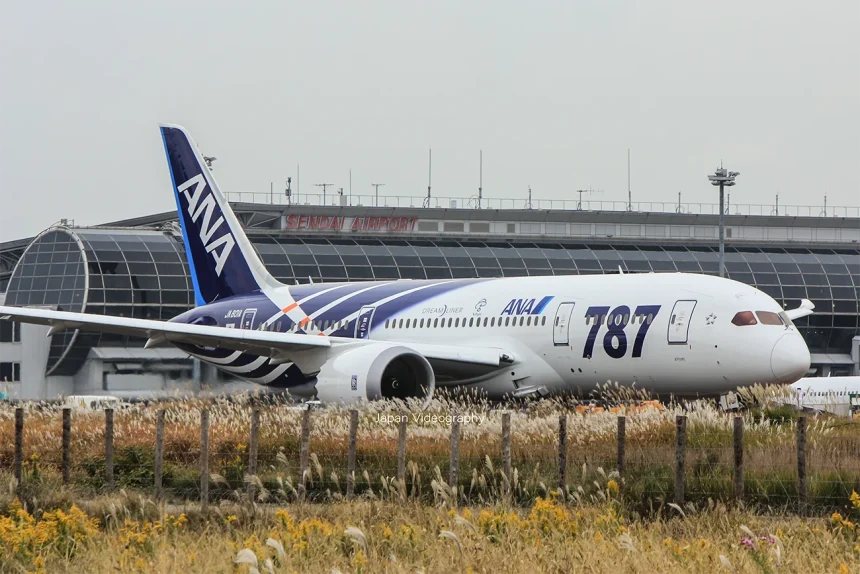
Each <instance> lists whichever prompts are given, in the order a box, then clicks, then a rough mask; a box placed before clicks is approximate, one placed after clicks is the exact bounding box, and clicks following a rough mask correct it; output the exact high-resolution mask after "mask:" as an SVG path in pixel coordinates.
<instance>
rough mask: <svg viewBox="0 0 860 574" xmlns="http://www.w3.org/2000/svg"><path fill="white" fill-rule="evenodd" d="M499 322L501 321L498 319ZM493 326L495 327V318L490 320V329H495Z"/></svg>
mask: <svg viewBox="0 0 860 574" xmlns="http://www.w3.org/2000/svg"><path fill="white" fill-rule="evenodd" d="M499 321H501V319H499ZM484 326H485V327H486V326H487V325H486V323H485V324H484ZM495 326H496V318H495V317H492V318H491V319H490V327H495Z"/></svg>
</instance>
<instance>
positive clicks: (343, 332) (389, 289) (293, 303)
mask: <svg viewBox="0 0 860 574" xmlns="http://www.w3.org/2000/svg"><path fill="white" fill-rule="evenodd" d="M160 130H161V135H162V139H163V142H164V149H165V154H166V156H167V164H168V171H169V174H170V178H171V182H172V187H173V192H174V197H175V200H176V207H177V210H178V213H179V221H180V224H181V229H182V235H183V239H184V243H185V249H186V254H187V259H188V265H189V269H190V274H191V278H192V281H193V285H194V295H195V301H196V306H195V307H194V308H192V309H190V310H188V311H186V312H184V313H182V314H180V315H178V316H176V317H174V318H173V319H170V320H169V321H154V320H144V319H135V318H128V317H113V316H105V315H96V314H87V313H71V312H66V311H61V310H55V309H37V308H25V307H10V306H4V307H0V318H2V319H6V320H14V321H21V322H27V323H36V324H42V325H49V326H50V330H49V331H48V335H51V334H53V333H57V332H59V331H63V330H66V329H83V330H87V331H103V332H111V333H120V334H124V335H133V336H139V337H145V338H147V342H146V347H147V348H149V347H152V346H154V345H158V344H163V343H169V344H172V345H174V346H176V347H178V348H179V349H182V350H184V351H186V352H187V353H189V354H190V355H192V356H194V357H197V358H199V359H200V360H201V361H204V362H206V363H209V364H211V365H214V366H215V367H216V368H218V369H221V370H223V371H226V372H227V373H229V374H231V375H233V376H236V377H239V378H241V379H244V380H246V381H249V382H252V383H258V384H261V385H268V386H269V387H272V388H277V389H285V390H287V391H288V392H289V394H290V396H291V397H295V398H298V399H311V400H316V401H321V402H324V403H325V402H341V403H351V402H358V401H362V400H371V401H372V400H378V399H385V398H400V399H409V398H414V399H417V400H418V401H419V402H421V403H422V404H425V405H426V404H427V403H428V402H429V400H430V399H431V398H432V397H433V396H434V393H435V392H436V389H437V387H438V388H439V389H442V388H451V389H457V390H474V391H475V392H476V393H477V394H480V395H482V396H484V397H485V398H487V399H489V400H497V399H503V398H517V397H537V398H539V397H545V396H552V395H558V394H565V393H573V394H582V393H587V392H590V391H592V390H594V389H596V388H597V387H598V386H599V385H605V384H606V383H607V382H608V381H612V382H617V383H618V384H619V385H636V386H637V388H640V389H648V390H650V391H652V392H654V393H671V394H673V395H675V396H684V395H686V394H690V395H696V396H702V395H709V394H712V395H717V394H719V393H721V392H724V391H727V390H730V389H734V388H736V387H738V386H743V385H748V384H752V383H776V382H781V383H792V382H794V381H796V380H798V379H799V378H800V377H802V376H803V375H805V374H806V373H807V371H808V369H809V366H810V355H809V350H808V349H807V347H806V344H805V342H804V340H803V338H802V337H801V335H800V334H799V332H798V330H797V328H796V327H795V325H794V324H793V322H792V320H793V319H796V318H798V317H802V316H805V315H808V314H811V313H812V309H813V308H814V305H813V304H812V303H811V302H809V301H807V300H804V301H803V303H802V304H801V306H800V307H798V308H796V309H792V310H789V311H785V310H783V309H782V308H781V307H780V305H779V304H778V303H777V302H776V301H774V300H773V299H772V298H771V297H770V296H768V295H767V294H765V293H764V292H762V291H759V290H758V289H755V288H753V287H751V286H749V285H745V284H743V283H739V282H737V281H733V280H730V279H725V278H720V277H714V276H708V275H700V274H687V273H645V274H630V273H628V274H612V275H569V276H550V277H547V276H541V277H508V278H473V279H442V280H392V281H368V282H342V283H311V284H302V285H285V284H283V283H281V282H279V281H278V280H276V279H275V278H274V277H273V276H272V275H270V274H269V272H268V271H267V270H266V267H265V266H264V265H263V263H262V261H261V260H260V258H259V256H258V254H257V253H256V251H255V249H254V247H253V246H252V244H251V242H250V241H249V240H248V238H247V236H246V235H245V233H244V231H243V229H242V227H241V225H240V224H239V221H238V220H237V218H236V216H235V215H234V213H233V211H232V209H231V208H230V205H229V203H228V202H227V201H226V200H225V198H224V195H223V194H222V193H221V191H220V189H219V187H218V185H217V184H216V182H215V179H214V177H213V175H212V173H211V170H210V169H209V168H208V167H207V165H206V163H205V159H204V157H203V156H202V154H201V153H200V152H199V150H198V149H197V147H196V145H195V143H194V141H193V140H192V138H191V136H190V135H189V134H188V132H187V131H186V130H185V129H184V128H183V127H181V126H176V125H169V124H161V125H160Z"/></svg>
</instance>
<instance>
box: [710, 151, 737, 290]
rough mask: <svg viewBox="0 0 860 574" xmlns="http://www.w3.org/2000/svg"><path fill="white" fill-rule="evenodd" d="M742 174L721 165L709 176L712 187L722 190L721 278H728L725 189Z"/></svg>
mask: <svg viewBox="0 0 860 574" xmlns="http://www.w3.org/2000/svg"><path fill="white" fill-rule="evenodd" d="M740 174H741V173H740V172H739V171H728V170H727V169H726V168H724V167H723V166H722V164H721V165H720V167H719V168H718V169H717V170H716V171H715V172H714V174H713V175H709V176H708V179H709V180H711V185H713V186H719V188H720V277H725V276H726V223H725V217H726V210H725V208H724V203H725V188H726V187H731V186H733V185H734V184H735V178H736V177H737V176H739V175H740Z"/></svg>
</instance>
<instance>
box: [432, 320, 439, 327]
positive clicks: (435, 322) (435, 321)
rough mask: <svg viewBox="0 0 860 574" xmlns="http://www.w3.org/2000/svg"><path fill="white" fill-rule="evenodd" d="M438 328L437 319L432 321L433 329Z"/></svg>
mask: <svg viewBox="0 0 860 574" xmlns="http://www.w3.org/2000/svg"><path fill="white" fill-rule="evenodd" d="M438 326H439V319H433V328H434V329H435V328H436V327H438Z"/></svg>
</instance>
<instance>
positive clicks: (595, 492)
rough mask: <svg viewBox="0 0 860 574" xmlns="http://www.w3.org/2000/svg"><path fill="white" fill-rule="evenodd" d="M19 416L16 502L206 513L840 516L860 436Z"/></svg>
mask: <svg viewBox="0 0 860 574" xmlns="http://www.w3.org/2000/svg"><path fill="white" fill-rule="evenodd" d="M26 410H27V414H26V417H25V408H24V407H18V408H16V409H14V416H9V415H10V414H11V413H7V414H6V415H5V416H3V414H2V413H0V438H3V439H12V435H14V439H13V440H4V441H3V443H2V444H3V446H2V448H0V461H2V466H3V469H4V470H6V469H8V471H11V473H12V475H13V476H14V478H15V479H16V482H15V483H14V484H15V486H16V488H17V489H18V490H19V494H21V493H23V494H24V495H26V493H27V492H28V489H32V488H34V487H35V486H36V485H39V484H56V485H58V486H59V485H60V484H62V485H64V486H67V487H72V488H75V489H77V490H78V491H80V492H81V493H85V494H89V495H97V494H102V493H108V492H112V491H116V490H117V489H124V490H126V491H136V492H140V493H144V494H148V495H153V496H155V497H157V498H159V499H162V500H165V501H168V502H176V503H187V502H189V501H199V502H200V504H201V505H203V506H205V505H208V504H217V503H219V502H220V501H223V500H233V501H239V502H241V501H245V502H250V501H255V502H258V503H259V502H289V501H296V500H305V501H318V502H322V501H326V502H330V501H337V500H342V499H346V498H350V497H375V498H391V499H415V500H420V501H426V502H428V503H433V502H436V503H438V502H446V503H449V504H471V503H490V502H499V501H508V502H512V503H515V504H516V503H522V504H528V503H530V502H531V501H532V500H533V499H534V497H535V496H547V495H548V494H549V493H550V492H556V493H557V494H558V495H559V496H561V497H562V498H576V499H585V500H588V499H597V498H600V497H605V496H607V495H608V494H609V493H615V494H617V495H618V496H621V497H623V498H624V499H625V500H626V502H627V503H628V504H630V505H632V507H634V508H638V509H641V510H643V511H647V510H648V509H653V508H654V507H656V506H661V505H665V504H669V503H674V504H677V505H678V507H679V508H680V509H683V508H684V507H685V505H693V506H695V507H701V506H705V505H713V504H717V503H723V504H730V503H738V502H743V503H744V504H746V505H754V506H757V507H760V508H764V509H767V508H770V509H773V510H776V509H779V510H780V511H789V512H798V513H801V514H807V513H820V512H832V511H834V510H838V509H841V508H844V507H845V506H846V505H847V504H848V499H849V496H850V495H851V493H852V491H860V433H858V432H857V428H856V425H851V424H844V423H840V422H839V421H838V420H836V419H832V418H828V419H824V418H819V417H806V416H799V417H797V418H793V419H790V420H787V421H785V422H782V423H779V424H761V421H756V420H753V419H751V418H750V417H741V416H737V417H729V416H725V417H724V420H721V421H720V422H719V424H715V422H714V420H713V417H711V418H708V419H703V418H702V417H700V416H697V415H696V414H695V413H690V414H689V415H688V414H676V415H675V416H674V419H673V418H672V416H671V415H667V414H666V413H663V414H658V415H653V414H651V415H649V414H648V413H638V414H630V415H628V416H617V417H616V416H615V415H612V414H610V413H604V414H603V415H601V416H600V417H599V418H594V419H591V420H589V418H588V416H587V415H582V414H579V413H577V412H561V413H560V414H557V413H552V414H550V415H546V414H544V415H542V416H534V415H531V414H529V413H523V412H518V411H504V412H502V411H498V412H493V413H488V414H487V415H485V416H486V417H487V418H486V421H485V422H484V424H482V425H480V427H476V426H474V425H472V426H469V425H464V424H463V423H461V421H460V418H461V417H460V416H459V415H458V413H453V414H452V415H451V416H450V418H451V424H450V427H445V426H444V425H442V426H441V427H440V426H439V425H437V426H427V425H423V424H421V423H420V422H416V421H417V420H418V419H416V418H415V414H414V413H410V412H402V413H399V412H398V413H394V414H393V415H391V416H388V418H387V419H385V420H384V421H383V419H382V417H381V416H380V414H379V413H378V412H376V413H374V412H366V411H364V412H360V411H358V410H350V411H346V410H340V411H335V412H333V413H331V412H328V413H327V412H316V411H315V410H298V409H284V408H260V407H256V406H249V407H247V408H246V409H245V410H244V411H243V412H244V413H245V415H246V416H236V412H230V413H226V412H223V411H222V410H221V408H220V407H218V406H214V407H211V408H210V407H206V406H203V407H200V408H190V407H188V406H181V407H177V408H166V409H165V408H149V409H140V410H132V411H122V410H119V411H114V410H112V409H107V410H105V411H104V412H86V413H79V412H78V411H74V412H73V411H71V410H69V409H48V410H46V411H44V412H40V411H38V410H37V409H26ZM10 411H11V409H10ZM389 419H391V420H389ZM596 427H600V428H599V429H598V430H597V431H595V430H594V428H596ZM586 429H587V430H586Z"/></svg>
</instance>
